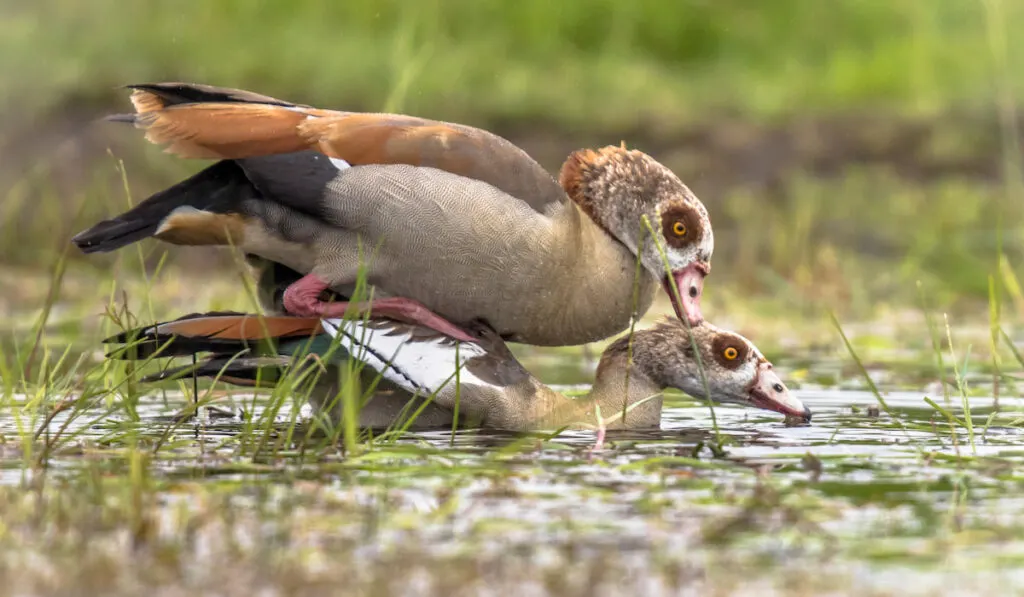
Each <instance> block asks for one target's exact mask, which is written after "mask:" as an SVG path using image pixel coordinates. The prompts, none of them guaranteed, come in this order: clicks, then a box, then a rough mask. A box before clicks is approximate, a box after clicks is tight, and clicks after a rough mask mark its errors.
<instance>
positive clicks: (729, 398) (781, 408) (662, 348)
mask: <svg viewBox="0 0 1024 597" xmlns="http://www.w3.org/2000/svg"><path fill="white" fill-rule="evenodd" d="M691 333H692V340H691ZM627 343H628V337H626V338H621V339H619V340H617V341H616V342H615V344H620V346H618V347H615V344H613V345H612V346H610V347H609V349H608V351H607V352H623V351H625V350H626V349H627V348H626V344H627ZM695 347H696V350H694V348H695ZM632 350H633V366H634V369H635V370H637V371H638V372H640V373H642V374H643V375H645V376H646V377H647V378H649V379H650V380H651V381H652V382H653V383H655V384H657V385H659V386H661V387H664V388H676V389H678V390H681V391H683V392H685V393H687V394H689V395H690V396H693V397H695V398H701V399H707V398H710V399H711V400H713V401H715V402H718V403H725V404H739V405H741V406H748V407H753V408H759V409H764V410H770V411H775V412H778V413H781V414H784V415H787V416H789V417H797V418H800V419H803V420H804V421H808V422H809V421H810V420H811V411H810V409H809V408H807V407H806V406H804V404H803V403H802V402H800V400H799V399H797V398H796V397H795V396H793V395H792V394H790V392H789V390H788V389H787V388H786V385H785V384H784V383H783V382H782V379H780V378H779V375H778V374H777V373H776V372H775V370H774V369H773V368H772V364H771V363H770V362H769V361H768V359H766V358H765V357H764V355H763V354H761V351H759V350H758V349H757V347H756V346H754V344H753V343H752V342H751V341H750V340H747V339H746V338H744V337H743V336H741V335H739V334H737V333H735V332H730V331H727V330H722V329H720V328H718V327H715V326H713V325H711V324H710V323H707V322H705V323H702V324H700V325H697V326H693V327H692V328H690V331H689V332H688V331H687V329H686V325H685V324H684V323H683V322H682V321H680V320H678V319H673V318H665V319H664V320H662V321H660V322H659V323H657V324H656V325H655V326H653V327H651V328H649V329H645V330H641V331H638V332H636V333H635V334H634V337H633V349H632ZM607 352H606V354H607ZM701 368H703V370H704V376H703V377H702V375H701ZM705 378H706V380H707V385H706V386H705V383H704V380H705Z"/></svg>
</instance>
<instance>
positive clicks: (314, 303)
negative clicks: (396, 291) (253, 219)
mask: <svg viewBox="0 0 1024 597" xmlns="http://www.w3.org/2000/svg"><path fill="white" fill-rule="evenodd" d="M326 289H327V283H326V282H324V281H323V280H321V279H320V278H319V277H317V276H315V275H313V274H307V275H305V276H303V277H302V278H301V279H299V280H298V281H296V282H293V283H292V284H291V285H290V286H289V287H288V288H286V289H285V291H284V308H285V310H287V311H288V312H289V313H291V314H292V315H298V316H300V317H343V316H344V315H345V312H346V311H347V310H348V309H349V307H350V306H354V307H356V310H357V311H365V310H367V309H368V310H370V311H371V312H372V313H375V314H377V315H383V316H385V317H394V318H396V319H400V320H402V321H408V322H411V323H416V324H419V325H422V326H424V327H427V328H430V329H432V330H434V331H436V332H439V333H441V334H444V335H445V336H449V337H451V338H454V339H456V340H459V341H461V342H476V339H475V338H473V337H472V336H470V335H469V334H467V333H466V332H465V331H464V330H462V329H461V328H459V327H458V326H457V325H455V324H453V323H452V322H450V321H448V320H447V319H445V318H443V317H441V316H440V315H438V314H437V313H434V312H433V311H431V310H430V309H428V308H427V307H426V305H424V304H423V303H421V302H419V301H414V300H412V299H408V298H402V297H388V298H383V299H377V300H374V301H372V302H362V303H354V304H352V303H347V302H346V303H326V302H324V301H321V300H320V293H321V292H323V291H324V290H326Z"/></svg>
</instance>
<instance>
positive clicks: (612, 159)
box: [559, 146, 715, 326]
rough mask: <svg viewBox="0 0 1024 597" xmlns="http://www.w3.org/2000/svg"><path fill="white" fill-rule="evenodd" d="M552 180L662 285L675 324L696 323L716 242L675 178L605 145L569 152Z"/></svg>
mask: <svg viewBox="0 0 1024 597" xmlns="http://www.w3.org/2000/svg"><path fill="white" fill-rule="evenodd" d="M559 182H560V183H561V185H562V188H563V189H565V191H566V193H567V194H568V195H569V197H570V198H572V200H573V201H574V202H575V203H576V204H577V205H579V206H580V208H581V209H582V210H583V211H584V212H586V213H587V214H588V215H589V216H590V217H591V218H592V219H593V220H594V221H595V222H597V224H598V225H599V226H601V227H602V228H604V230H605V231H606V232H608V233H609V234H611V235H612V236H613V237H614V238H616V239H617V240H618V241H619V242H621V243H622V244H623V245H625V246H626V247H627V248H628V249H629V250H630V251H632V253H633V254H634V255H637V256H638V258H639V259H640V262H641V264H642V265H643V267H644V269H645V270H646V271H647V272H648V274H649V275H652V276H654V278H655V279H657V280H661V282H662V285H663V287H664V288H665V290H666V292H668V295H669V297H670V299H671V301H672V305H673V307H674V308H675V311H676V315H677V316H678V317H679V318H680V319H684V318H685V319H686V320H688V321H689V323H690V325H691V326H696V325H698V324H700V323H701V321H703V319H704V318H703V315H702V314H701V310H700V298H701V294H703V292H704V277H705V276H706V275H708V273H710V271H711V255H712V253H714V250H715V238H714V234H713V233H712V230H711V220H710V219H709V218H708V212H707V209H706V208H705V207H704V204H703V203H701V201H700V199H698V198H697V196H696V195H694V194H693V192H692V191H690V189H689V188H688V187H687V186H686V185H685V184H683V182H682V181H681V180H679V177H678V176H676V175H675V174H674V173H673V172H672V171H671V170H669V169H668V168H666V167H665V166H663V165H662V164H660V163H659V162H658V161H657V160H655V159H654V158H652V157H651V156H649V155H647V154H646V153H643V152H641V151H637V150H627V149H625V148H624V147H615V146H608V147H604V148H601V149H598V150H590V149H584V150H579V151H576V152H573V153H572V154H571V155H570V156H569V158H568V159H567V160H566V162H565V164H563V166H562V170H561V173H560V175H559ZM644 216H646V217H647V219H648V221H649V222H650V230H648V228H647V227H646V226H645V225H644V224H643V218H644ZM652 231H653V234H654V238H651V232H652ZM659 247H660V249H659ZM662 250H664V252H665V257H667V261H668V272H666V268H665V259H664V258H663V257H662V254H661V251H662ZM673 283H674V284H675V285H676V287H677V288H678V289H679V300H676V296H675V294H674V293H673V291H672V284H673Z"/></svg>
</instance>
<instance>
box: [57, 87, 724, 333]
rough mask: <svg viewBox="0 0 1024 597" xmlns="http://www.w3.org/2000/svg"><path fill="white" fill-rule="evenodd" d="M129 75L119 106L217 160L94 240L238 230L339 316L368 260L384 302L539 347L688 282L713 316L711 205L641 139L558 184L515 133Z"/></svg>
mask: <svg viewBox="0 0 1024 597" xmlns="http://www.w3.org/2000/svg"><path fill="white" fill-rule="evenodd" d="M131 88H132V89H134V92H133V94H132V96H131V99H132V103H133V104H134V106H135V110H136V113H135V114H130V115H117V116H112V117H111V119H113V120H119V121H127V122H131V123H134V125H135V126H136V127H138V128H142V129H144V130H145V131H146V138H147V139H148V140H149V141H151V142H153V143H157V144H165V145H167V151H169V152H171V153H173V154H176V155H178V156H181V157H185V158H213V159H218V160H220V161H218V162H216V163H215V164H213V165H212V166H209V167H208V168H206V169H205V170H202V171H201V172H199V173H198V174H196V175H194V176H192V177H191V178H188V179H186V180H184V181H182V182H180V183H178V184H176V185H174V186H172V187H170V188H168V189H165V190H163V191H161V192H159V193H156V194H155V195H153V196H151V197H149V198H148V199H146V200H145V201H143V202H141V203H140V204H138V205H137V206H135V207H134V208H132V209H131V210H129V211H127V212H126V213H124V214H122V215H120V216H118V217H116V218H113V219H111V220H107V221H104V222H100V223H99V224H96V225H95V226H93V227H92V228H90V229H88V230H86V231H84V232H82V233H81V234H79V235H77V236H76V237H75V238H74V242H75V244H76V245H77V246H78V247H79V248H80V249H81V250H82V251H84V252H86V253H92V252H104V251H112V250H115V249H117V248H119V247H122V246H125V245H127V244H130V243H132V242H135V241H138V240H141V239H143V238H147V237H155V238H158V239H161V240H163V241H166V242H169V243H172V244H179V245H227V244H232V245H235V246H237V247H239V248H241V249H242V250H243V251H244V252H245V253H246V254H252V255H257V256H260V257H262V258H265V259H267V260H270V261H272V262H276V263H280V264H283V265H284V266H286V267H287V268H289V269H291V270H294V271H296V272H300V273H301V274H303V276H302V277H301V278H300V279H298V280H297V281H295V282H294V283H293V284H291V285H290V286H289V287H288V289H287V291H286V293H285V295H284V297H283V298H284V301H283V303H284V306H285V308H286V311H287V312H288V313H290V314H293V315H299V316H306V317H314V316H315V317H340V316H342V315H343V313H344V312H345V311H346V307H347V304H346V303H344V302H342V303H329V302H326V301H324V300H322V297H321V293H322V291H324V290H325V289H328V288H329V289H331V290H333V291H335V292H337V294H339V295H341V296H345V297H348V296H351V290H352V287H353V283H354V281H355V280H356V278H357V274H358V271H359V269H360V266H361V264H362V265H365V267H366V272H367V280H368V282H369V283H370V284H371V285H372V286H373V287H374V299H375V300H373V302H372V305H371V306H372V310H373V312H374V313H376V314H379V315H384V316H387V315H392V316H396V317H398V318H400V319H403V320H411V321H416V322H418V323H420V324H422V325H424V326H427V327H430V328H432V329H435V330H437V331H439V332H441V333H444V334H447V335H449V336H452V337H454V338H458V339H460V340H463V341H472V340H473V337H472V335H469V334H467V333H466V332H465V331H464V330H463V327H464V326H465V325H467V324H469V323H470V322H472V321H475V320H480V321H483V322H486V324H487V325H488V326H489V327H491V328H492V329H494V330H495V331H496V332H497V333H498V334H499V335H500V336H501V337H502V338H504V339H506V340H511V341H515V342H523V343H527V344H535V345H549V346H561V345H575V344H582V343H586V342H591V341H597V340H601V339H604V338H607V337H608V336H611V335H613V334H616V333H618V332H621V331H623V330H625V329H626V327H628V325H629V322H630V318H631V316H633V315H641V314H643V313H645V312H646V310H647V309H648V308H649V307H650V305H651V302H652V301H653V297H654V293H655V291H656V289H657V287H658V286H659V285H662V286H665V287H666V288H668V286H669V284H670V283H671V281H673V280H674V281H675V283H676V284H677V285H678V289H679V293H680V295H681V298H680V300H676V299H675V298H673V299H672V300H673V305H674V306H675V310H676V314H677V315H678V316H679V317H680V318H684V317H685V318H686V319H687V320H688V321H689V323H690V324H691V325H696V324H698V323H700V321H701V320H702V315H701V311H700V302H699V301H700V296H701V292H702V290H703V282H704V276H705V275H706V274H707V273H708V271H709V268H710V265H709V263H710V259H711V255H712V252H713V249H714V238H713V234H712V230H711V224H710V221H709V219H708V215H707V210H706V209H705V207H704V205H703V204H702V203H701V202H700V200H699V199H698V198H697V197H696V196H695V195H694V194H693V193H692V192H691V191H690V189H689V188H687V187H686V185H684V184H683V183H682V182H681V181H680V180H679V178H678V177H677V176H676V175H675V174H673V173H672V172H671V171H670V170H669V169H667V168H665V167H664V166H663V165H661V164H660V163H658V162H657V161H655V160H654V159H653V158H651V157H650V156H648V155H646V154H644V153H642V152H640V151H635V150H627V149H625V148H623V147H614V146H610V147H605V148H602V149H598V150H580V151H576V152H574V153H572V154H571V155H570V156H569V158H568V159H567V160H566V162H565V163H564V165H563V166H562V168H561V172H560V175H559V180H558V181H557V182H556V181H555V179H554V178H553V177H552V176H551V175H550V174H549V173H548V172H547V171H545V170H544V169H543V168H542V167H541V166H540V165H539V164H538V163H537V162H535V161H534V160H533V159H532V158H530V157H529V156H528V155H527V154H526V153H525V152H523V151H522V150H521V149H519V148H518V147H516V146H515V145H513V144H512V143H510V142H508V141H507V140H505V139H503V138H501V137H498V136H497V135H494V134H491V133H489V132H486V131H483V130H480V129H476V128H471V127H468V126H463V125H459V124H450V123H444V122H437V121H431V120H425V119H422V118H416V117H412V116H403V115H395V114H363V113H354V112H338V111H332V110H321V109H315V108H311V107H307V106H301V105H297V104H292V103H289V102H285V101H282V100H278V99H275V98H271V97H266V96H262V95H256V94H253V93H250V92H247V91H241V90H234V89H222V88H216V87H209V86H204V85H194V84H183V83H158V84H147V85H133V86H131ZM644 216H646V217H647V218H648V222H649V224H650V229H651V230H652V231H653V235H654V237H655V238H654V241H656V242H652V239H651V234H650V233H649V232H648V229H647V228H645V227H644V226H643V225H642V221H643V220H642V218H643V217H644ZM658 245H660V247H661V248H663V249H664V252H665V255H664V257H663V256H662V253H661V252H660V251H659V246H658ZM638 261H639V265H640V266H642V267H638ZM666 261H667V264H668V270H670V271H671V275H666V273H665V272H666ZM638 271H639V272H640V275H639V276H637V272H638ZM669 294H670V296H671V295H672V294H673V293H671V292H670V293H669ZM361 307H362V308H365V307H366V305H361Z"/></svg>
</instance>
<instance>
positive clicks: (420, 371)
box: [321, 319, 493, 395]
mask: <svg viewBox="0 0 1024 597" xmlns="http://www.w3.org/2000/svg"><path fill="white" fill-rule="evenodd" d="M321 324H322V325H323V328H324V330H326V331H327V333H328V334H330V335H331V337H334V338H337V337H339V336H341V340H340V344H341V346H343V347H344V348H345V350H347V351H348V352H349V354H351V355H352V356H354V357H355V358H356V359H358V360H359V361H362V362H363V363H366V364H367V365H369V366H370V367H372V368H373V369H374V370H376V371H378V372H380V373H381V375H383V376H384V378H385V379H387V380H389V381H391V382H394V383H396V384H398V385H399V386H400V387H402V388H404V389H405V390H407V391H409V392H412V393H416V392H419V393H420V395H429V394H433V393H435V392H437V391H438V390H440V389H441V388H443V387H444V386H445V385H446V384H449V383H452V384H454V383H455V379H456V377H455V370H456V368H459V376H458V380H459V383H460V384H471V385H477V386H492V385H493V384H490V383H487V382H485V381H483V380H481V379H480V378H478V377H476V376H475V375H473V374H472V373H470V371H469V370H468V369H466V368H465V366H464V365H465V362H466V360H468V359H471V358H473V357H479V356H483V355H484V354H486V351H485V350H484V349H483V347H482V346H480V345H479V344H467V343H462V342H446V341H444V340H441V339H429V340H415V341H413V340H412V339H411V336H412V334H410V333H407V332H406V333H402V330H403V326H404V325H405V324H396V327H394V328H392V329H386V328H385V329H380V328H374V327H370V326H367V325H364V323H363V322H362V321H360V320H349V321H345V320H342V319H324V320H323V321H322V322H321ZM405 329H408V328H405ZM456 346H458V360H457V361H456Z"/></svg>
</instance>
